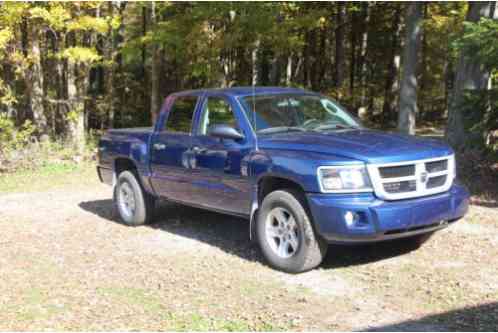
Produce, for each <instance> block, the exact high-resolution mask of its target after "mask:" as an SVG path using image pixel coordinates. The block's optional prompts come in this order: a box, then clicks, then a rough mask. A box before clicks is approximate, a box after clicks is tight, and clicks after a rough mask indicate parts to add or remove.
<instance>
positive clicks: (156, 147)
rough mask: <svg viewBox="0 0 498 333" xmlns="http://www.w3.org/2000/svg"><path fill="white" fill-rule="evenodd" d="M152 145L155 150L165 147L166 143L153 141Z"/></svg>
mask: <svg viewBox="0 0 498 333" xmlns="http://www.w3.org/2000/svg"><path fill="white" fill-rule="evenodd" d="M153 147H154V149H155V150H163V149H166V145H165V144H164V143H154V145H153Z"/></svg>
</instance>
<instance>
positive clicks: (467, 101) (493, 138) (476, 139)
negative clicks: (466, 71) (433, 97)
mask: <svg viewBox="0 0 498 333" xmlns="http://www.w3.org/2000/svg"><path fill="white" fill-rule="evenodd" d="M460 108H461V109H462V111H463V115H464V125H465V128H466V130H467V133H471V135H469V137H468V138H467V143H468V146H469V147H474V148H480V149H489V150H491V151H494V152H498V89H496V88H495V89H492V90H483V91H468V92H467V93H466V94H465V96H464V101H463V102H462V104H461V105H460Z"/></svg>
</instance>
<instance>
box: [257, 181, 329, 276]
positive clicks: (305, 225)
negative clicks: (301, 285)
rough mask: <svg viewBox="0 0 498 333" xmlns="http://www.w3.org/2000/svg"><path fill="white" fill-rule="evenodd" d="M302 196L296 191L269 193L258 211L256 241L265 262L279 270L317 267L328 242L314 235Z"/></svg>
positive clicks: (290, 271)
mask: <svg viewBox="0 0 498 333" xmlns="http://www.w3.org/2000/svg"><path fill="white" fill-rule="evenodd" d="M304 200H305V199H304V198H303V195H302V194H301V193H300V192H299V191H296V190H293V189H286V190H277V191H274V192H271V193H270V194H268V195H267V196H266V197H265V198H264V200H263V202H262V204H261V207H260V209H259V211H258V218H257V227H256V233H257V235H256V236H257V240H258V243H259V246H260V248H261V251H262V252H263V255H264V257H265V258H266V260H267V261H268V263H269V264H270V265H271V266H272V267H274V268H276V269H279V270H282V271H285V272H289V273H300V272H304V271H307V270H310V269H313V268H315V267H316V266H318V265H319V264H320V263H321V262H322V260H323V258H324V256H325V254H326V252H327V244H326V243H325V242H324V241H323V240H322V239H321V238H320V237H319V236H318V235H316V234H315V232H314V230H313V227H312V225H311V219H310V217H309V215H308V213H307V212H306V209H305V207H306V203H305V202H304Z"/></svg>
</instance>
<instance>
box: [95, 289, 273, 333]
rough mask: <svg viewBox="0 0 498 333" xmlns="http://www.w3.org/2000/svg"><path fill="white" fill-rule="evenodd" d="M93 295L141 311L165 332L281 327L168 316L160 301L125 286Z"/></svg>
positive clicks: (190, 315) (188, 315)
mask: <svg viewBox="0 0 498 333" xmlns="http://www.w3.org/2000/svg"><path fill="white" fill-rule="evenodd" d="M97 292H98V293H99V294H100V295H102V296H104V297H109V298H110V299H112V300H113V301H115V302H118V303H119V304H128V305H131V306H137V307H139V308H141V309H143V310H144V311H145V312H146V313H148V314H151V315H153V316H154V317H155V318H162V319H163V320H164V322H165V325H166V327H165V330H168V331H183V332H184V331H230V332H233V331H249V330H257V331H274V330H282V329H283V328H279V327H275V326H274V325H272V324H270V323H267V322H259V321H258V322H249V321H247V320H244V319H224V318H218V317H211V316H207V315H203V314H199V313H196V312H188V313H172V312H170V311H167V306H165V305H163V303H162V302H161V299H160V298H159V297H157V296H155V295H152V294H151V293H149V292H148V291H147V290H146V289H139V288H127V287H107V288H99V289H97Z"/></svg>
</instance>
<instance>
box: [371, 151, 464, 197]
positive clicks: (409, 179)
mask: <svg viewBox="0 0 498 333" xmlns="http://www.w3.org/2000/svg"><path fill="white" fill-rule="evenodd" d="M454 166H455V158H454V156H453V155H452V156H449V157H441V158H434V159H428V160H418V161H410V162H400V163H389V164H369V165H367V169H368V173H369V176H370V180H371V182H372V185H373V188H374V191H375V194H376V195H377V196H378V197H379V198H382V199H386V200H399V199H407V198H416V197H421V196H425V195H431V194H436V193H441V192H445V191H447V190H449V188H450V187H451V184H452V182H453V178H454V175H453V170H454Z"/></svg>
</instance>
